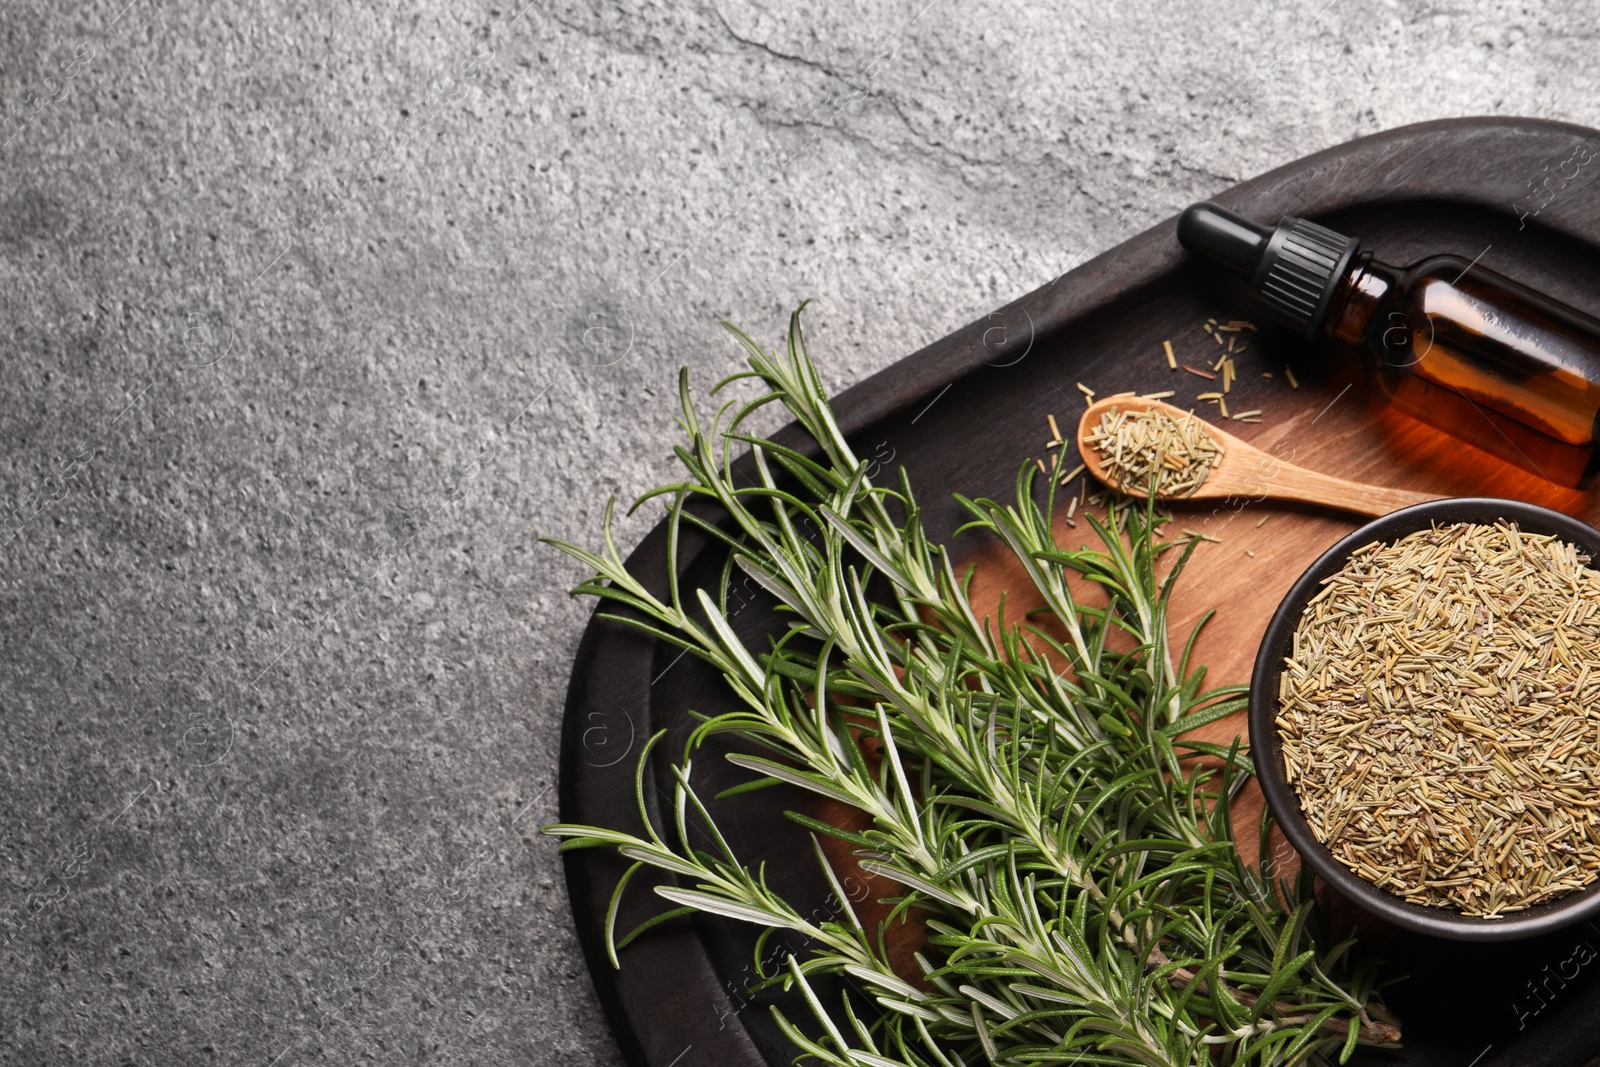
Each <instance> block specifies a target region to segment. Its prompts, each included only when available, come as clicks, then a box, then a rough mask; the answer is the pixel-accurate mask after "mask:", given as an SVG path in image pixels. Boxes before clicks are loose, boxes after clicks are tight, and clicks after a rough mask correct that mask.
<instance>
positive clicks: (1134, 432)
mask: <svg viewBox="0 0 1600 1067" xmlns="http://www.w3.org/2000/svg"><path fill="white" fill-rule="evenodd" d="M1089 443H1090V444H1091V445H1093V446H1094V448H1095V450H1096V451H1098V452H1099V453H1100V455H1101V456H1102V457H1103V458H1104V462H1105V470H1106V474H1107V475H1108V476H1109V478H1110V480H1111V483H1112V484H1113V485H1116V486H1118V487H1119V488H1121V490H1122V491H1123V492H1124V493H1127V494H1128V495H1130V496H1144V495H1146V494H1148V493H1149V492H1151V490H1152V488H1154V489H1155V490H1156V491H1157V492H1158V493H1159V494H1160V495H1161V496H1188V495H1189V494H1190V493H1192V492H1194V491H1195V490H1196V489H1198V488H1200V486H1201V485H1203V484H1204V483H1205V480H1206V476H1207V475H1208V474H1210V473H1211V468H1212V467H1214V466H1216V464H1217V462H1218V461H1219V460H1220V459H1222V455H1223V447H1222V442H1220V441H1218V440H1217V439H1216V438H1214V437H1212V436H1211V435H1210V434H1209V433H1207V432H1206V428H1205V425H1204V424H1203V423H1201V421H1200V420H1199V419H1197V418H1195V417H1194V416H1193V415H1184V416H1179V417H1174V416H1172V415H1169V414H1167V413H1166V412H1165V411H1163V410H1161V409H1160V408H1147V409H1143V410H1133V411H1124V410H1122V409H1120V408H1113V409H1112V410H1110V411H1108V412H1106V413H1105V414H1104V415H1102V416H1101V417H1100V424H1099V425H1098V426H1096V427H1095V428H1094V430H1093V431H1092V432H1091V433H1090V434H1089Z"/></svg>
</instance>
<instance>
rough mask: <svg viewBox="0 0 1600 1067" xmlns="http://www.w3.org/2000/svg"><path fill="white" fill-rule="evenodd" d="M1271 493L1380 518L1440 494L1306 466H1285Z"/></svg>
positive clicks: (1437, 497) (1270, 490) (1283, 497)
mask: <svg viewBox="0 0 1600 1067" xmlns="http://www.w3.org/2000/svg"><path fill="white" fill-rule="evenodd" d="M1268 494H1269V495H1270V496H1275V497H1278V498H1280V499H1283V500H1299V501H1301V502H1303V503H1307V504H1322V505H1324V506H1326V507H1336V508H1343V509H1344V510H1346V511H1351V512H1354V513H1355V514H1357V515H1366V516H1369V517H1371V518H1377V517H1378V516H1380V515H1387V514H1389V512H1391V511H1396V510H1398V509H1400V508H1404V507H1410V506H1411V505H1412V504H1421V503H1422V502H1424V501H1427V500H1439V499H1441V497H1440V496H1439V494H1437V493H1418V492H1413V491H1412V490H1409V489H1389V488H1385V487H1384V486H1379V485H1364V484H1362V483H1360V482H1348V481H1345V480H1344V479H1343V478H1335V477H1334V476H1333V475H1331V474H1320V473H1318V472H1317V471H1310V470H1306V469H1305V468H1303V467H1287V466H1286V467H1285V468H1284V469H1283V470H1282V471H1281V472H1280V474H1279V480H1277V481H1276V482H1275V483H1274V484H1273V485H1272V486H1271V487H1270V488H1269V490H1268Z"/></svg>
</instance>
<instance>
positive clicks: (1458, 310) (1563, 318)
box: [1178, 203, 1600, 487]
mask: <svg viewBox="0 0 1600 1067" xmlns="http://www.w3.org/2000/svg"><path fill="white" fill-rule="evenodd" d="M1178 240H1179V242H1181V243H1182V245H1183V246H1184V247H1185V248H1187V249H1188V250H1189V251H1191V252H1195V253H1198V254H1200V255H1203V256H1206V257H1207V258H1209V259H1211V260H1214V261H1216V262H1218V263H1221V264H1222V265H1224V266H1226V267H1229V268H1231V269H1233V270H1235V271H1237V272H1239V273H1240V274H1243V275H1245V276H1246V277H1248V278H1249V279H1250V281H1249V284H1248V286H1247V288H1246V294H1247V295H1248V296H1249V297H1250V298H1252V299H1253V300H1254V301H1255V302H1257V303H1258V304H1259V305H1260V306H1261V307H1262V308H1263V309H1264V310H1266V311H1267V312H1268V313H1269V314H1271V315H1272V316H1273V317H1274V318H1275V319H1277V320H1278V321H1280V322H1282V323H1284V324H1285V325H1287V326H1289V327H1290V328H1292V329H1294V330H1296V331H1298V332H1300V333H1302V334H1304V335H1305V336H1306V337H1311V338H1315V337H1323V336H1325V337H1331V338H1333V339H1334V340H1335V341H1338V342H1340V343H1342V344H1345V345H1348V346H1351V347H1353V348H1355V349H1357V350H1358V351H1359V352H1361V353H1362V354H1363V355H1364V362H1365V363H1366V364H1367V367H1368V369H1369V372H1370V377H1371V379H1372V382H1373V384H1374V385H1375V387H1376V388H1377V390H1378V391H1379V393H1380V394H1381V395H1383V396H1384V397H1386V398H1387V399H1388V400H1389V401H1391V402H1392V403H1393V404H1394V405H1395V406H1397V407H1399V408H1400V409H1401V410H1403V411H1405V412H1406V413H1408V414H1410V415H1412V416H1414V417H1416V418H1418V419H1420V420H1422V421H1423V422H1426V423H1428V424H1429V425H1432V426H1435V427H1437V428H1439V429H1441V430H1443V431H1445V432H1446V433H1449V434H1452V435H1454V436H1456V437H1459V438H1461V439H1462V440H1464V441H1467V442H1469V443H1471V444H1473V445H1475V446H1476V447H1479V448H1482V449H1484V450H1485V451H1487V452H1491V453H1493V454H1495V455H1498V456H1500V457H1501V458H1503V459H1506V460H1509V461H1511V462H1512V463H1516V464H1518V465H1519V466H1522V467H1525V468H1527V469H1528V470H1531V471H1533V472H1535V473H1537V474H1540V475H1543V476H1544V477H1546V478H1549V479H1550V480H1552V481H1556V482H1559V483H1561V484H1563V485H1570V486H1579V487H1587V486H1589V485H1590V484H1591V483H1592V482H1593V481H1594V480H1595V475H1596V474H1597V473H1600V447H1597V446H1600V320H1597V319H1595V318H1593V317H1591V316H1589V315H1586V314H1584V313H1583V312H1581V311H1578V310H1577V309H1575V308H1572V307H1569V306H1567V305H1566V304H1562V303H1560V302H1558V301H1555V300H1552V299H1551V298H1549V297H1547V296H1544V295H1542V294H1540V293H1537V292H1534V291H1533V290H1532V289H1529V288H1528V287H1527V286H1525V285H1521V284H1519V283H1518V282H1515V281H1512V280H1511V279H1510V278H1507V277H1504V276H1503V275H1499V274H1496V273H1494V272H1493V271H1491V270H1488V269H1486V268H1484V267H1482V266H1480V265H1477V264H1476V263H1473V262H1471V261H1469V260H1466V259H1463V258H1461V257H1460V256H1452V255H1438V256H1430V257H1428V258H1427V259H1424V260H1422V261H1421V262H1419V263H1414V264H1412V265H1411V266H1409V267H1392V266H1389V265H1388V264H1386V263H1381V262H1379V261H1378V260H1376V259H1374V258H1373V257H1372V253H1371V252H1363V251H1362V250H1361V247H1360V241H1358V240H1357V239H1356V238H1354V237H1346V236H1344V235H1343V234H1339V233H1335V232H1334V231H1332V230H1330V229H1328V228H1326V227H1324V226H1319V225H1317V224H1316V223H1314V222H1310V221H1308V220H1306V219H1298V218H1285V219H1283V220H1282V221H1281V222H1279V223H1278V224H1277V226H1275V227H1269V226H1259V225H1257V224H1255V223H1253V222H1250V221H1248V220H1246V219H1243V218H1240V217H1239V216H1238V215H1235V214H1233V213H1232V212H1229V211H1225V210H1223V209H1222V208H1220V207H1217V206H1216V205H1215V204H1210V203H1201V204H1194V205H1192V206H1190V207H1189V208H1188V209H1187V210H1186V211H1184V213H1183V215H1182V216H1181V217H1180V218H1179V219H1178Z"/></svg>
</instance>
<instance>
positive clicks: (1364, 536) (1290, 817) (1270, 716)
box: [1250, 497, 1600, 941]
mask: <svg viewBox="0 0 1600 1067" xmlns="http://www.w3.org/2000/svg"><path fill="white" fill-rule="evenodd" d="M1497 519H1509V520H1511V521H1513V522H1515V523H1516V524H1517V526H1518V527H1519V528H1520V529H1522V530H1524V531H1526V532H1528V533H1535V534H1555V535H1556V536H1557V537H1559V538H1561V539H1562V540H1563V541H1567V542H1570V543H1572V544H1575V545H1577V546H1578V547H1579V548H1580V549H1581V550H1583V551H1584V552H1586V553H1587V554H1588V555H1589V557H1590V560H1591V561H1592V562H1594V561H1600V530H1596V529H1595V528H1594V527H1593V526H1590V525H1589V524H1588V523H1585V522H1580V521H1579V520H1577V519H1574V518H1572V517H1571V516H1569V515H1563V514H1561V513H1560V512H1557V511H1551V510H1550V509H1549V508H1542V507H1538V506H1537V505H1534V504H1525V503H1522V502H1520V501H1516V500H1499V499H1495V498H1492V497H1457V498H1453V499H1448V500H1433V501H1429V502H1428V503H1426V504H1416V505H1414V506H1412V507H1409V508H1402V509H1401V510H1399V511H1395V512H1391V513H1389V514H1388V515H1385V516H1384V517H1383V518H1381V519H1378V520H1376V521H1374V522H1370V523H1368V524H1367V525H1365V526H1363V527H1361V529H1359V530H1357V531H1355V532H1354V533H1352V534H1350V535H1349V536H1348V537H1345V538H1344V539H1343V540H1341V541H1339V543H1338V544H1336V545H1334V546H1333V547H1332V548H1330V549H1328V550H1327V551H1326V552H1324V553H1323V554H1322V556H1321V557H1320V558H1319V559H1318V560H1317V561H1316V562H1315V563H1313V564H1312V565H1311V566H1310V567H1309V568H1308V569H1307V570H1306V572H1305V573H1304V574H1302V575H1301V576H1300V580H1299V581H1297V582H1295V583H1294V587H1293V588H1291V589H1290V590H1289V593H1288V595H1287V596H1285V597H1284V598H1283V603H1281V604H1279V605H1278V610H1277V611H1276V612H1274V613H1273V616H1272V621H1271V622H1270V623H1269V624H1268V625H1267V633H1266V636H1265V637H1264V638H1262V641H1261V650H1260V651H1259V652H1258V653H1256V665H1255V670H1254V673H1253V674H1252V675H1251V679H1250V749H1251V758H1252V759H1253V760H1254V761H1255V766H1256V775H1257V777H1258V778H1259V779H1260V782H1261V791H1262V793H1264V794H1265V795H1266V798H1267V804H1268V806H1269V807H1271V809H1272V814H1273V816H1274V817H1275V818H1276V819H1277V820H1278V825H1279V826H1280V827H1282V829H1283V833H1284V836H1286V837H1287V838H1288V839H1289V843H1290V844H1291V845H1293V846H1294V848H1295V851H1296V852H1298V853H1299V854H1300V858H1301V860H1302V861H1303V862H1305V863H1308V864H1310V865H1311V868H1312V869H1313V870H1314V871H1316V873H1317V874H1318V875H1319V876H1320V877H1321V878H1322V879H1323V880H1324V881H1326V882H1328V883H1330V884H1331V885H1332V886H1333V887H1334V888H1335V889H1337V890H1338V891H1339V892H1340V893H1341V894H1342V895H1344V896H1345V897H1346V898H1348V899H1349V900H1351V901H1352V902H1354V903H1355V904H1356V905H1358V906H1359V907H1361V908H1363V909H1364V910H1366V911H1368V912H1370V913H1372V914H1374V915H1376V916H1378V917H1379V918H1382V919H1385V920H1387V921H1389V922H1391V923H1393V924H1394V925H1396V926H1401V927H1404V928H1406V929H1408V930H1415V931H1417V932H1419V933H1423V934H1431V935H1432V936H1434V937H1444V938H1450V939H1452V940H1456V941H1510V940H1515V939H1518V938H1524V937H1533V936H1535V935H1537V934H1544V933H1549V932H1550V931H1552V930H1555V929H1557V928H1559V927H1562V926H1566V925H1567V924H1568V923H1574V922H1578V921H1579V920H1581V919H1585V918H1588V917H1590V916H1592V915H1594V914H1595V913H1596V912H1600V881H1596V882H1594V883H1591V884H1590V885H1589V886H1587V887H1586V888H1584V889H1581V890H1578V891H1576V892H1573V893H1569V894H1567V895H1566V896H1564V897H1560V898H1558V899H1556V900H1552V901H1549V902H1548V903H1544V904H1537V905H1535V906H1533V907H1531V908H1528V909H1526V910H1524V911H1517V912H1510V913H1508V914H1507V915H1505V916H1504V917H1502V918H1498V919H1483V918H1478V917H1475V916H1469V915H1462V914H1461V913H1460V912H1458V911H1455V910H1453V909H1450V908H1441V907H1427V906H1424V905H1421V904H1411V903H1408V902H1407V901H1405V900H1403V899H1402V898H1400V897H1398V896H1395V895H1394V894H1393V893H1390V892H1389V891H1387V890H1385V889H1379V888H1378V887H1377V886H1374V885H1373V884H1372V883H1370V882H1368V881H1366V880H1365V879H1363V878H1361V877H1360V876H1359V875H1357V874H1356V873H1355V872H1354V871H1352V870H1350V868H1348V867H1346V866H1345V865H1344V864H1342V863H1340V862H1339V861H1338V860H1337V859H1335V858H1334V856H1333V853H1331V852H1329V851H1328V849H1326V848H1325V847H1323V845H1322V843H1321V842H1319V841H1318V840H1317V839H1316V836H1315V835H1314V834H1312V832H1311V828H1310V827H1309V826H1307V825H1306V821H1305V817H1304V815H1303V814H1302V812H1301V807H1300V797H1299V795H1298V794H1297V793H1296V792H1295V791H1294V787H1293V786H1291V785H1290V784H1289V783H1288V781H1287V780H1286V779H1285V777H1284V772H1283V749H1282V745H1281V744H1280V741H1279V737H1278V728H1277V724H1276V720H1277V715H1278V675H1279V673H1280V672H1281V671H1282V669H1283V662H1284V659H1285V658H1286V657H1287V656H1288V655H1289V652H1290V649H1291V647H1292V643H1293V640H1294V632H1295V629H1296V628H1297V627H1298V626H1299V623H1300V616H1301V614H1302V612H1303V611H1304V610H1305V606H1306V602H1307V601H1309V600H1310V599H1311V598H1312V597H1313V596H1315V595H1316V594H1317V591H1318V590H1319V589H1321V587H1322V580H1323V579H1324V578H1327V577H1328V576H1329V575H1331V574H1333V573H1335V572H1336V571H1338V570H1339V569H1340V568H1341V567H1343V566H1344V565H1345V562H1346V561H1347V560H1348V559H1349V558H1350V554H1351V553H1352V552H1354V551H1355V550H1356V549H1358V548H1361V547H1362V546H1364V545H1368V544H1371V543H1372V542H1373V541H1394V540H1397V539H1399V538H1401V537H1404V536H1405V535H1406V534H1409V533H1414V532H1415V531H1417V530H1425V529H1427V528H1428V527H1430V526H1432V525H1434V524H1436V523H1437V524H1439V525H1449V524H1451V523H1457V522H1474V523H1489V522H1494V521H1495V520H1497ZM1594 565H1596V566H1600V562H1594Z"/></svg>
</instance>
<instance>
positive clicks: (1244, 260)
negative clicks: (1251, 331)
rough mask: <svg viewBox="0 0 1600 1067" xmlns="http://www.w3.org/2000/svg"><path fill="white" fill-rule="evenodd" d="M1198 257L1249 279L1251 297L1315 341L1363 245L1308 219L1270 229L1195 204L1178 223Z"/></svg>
mask: <svg viewBox="0 0 1600 1067" xmlns="http://www.w3.org/2000/svg"><path fill="white" fill-rule="evenodd" d="M1178 240H1179V242H1180V243H1182V245H1183V246H1184V247H1185V248H1187V249H1189V250H1190V251H1192V252H1198V253H1199V254H1201V255H1203V256H1206V257H1207V258H1209V259H1212V260H1214V261H1216V262H1218V263H1221V264H1223V265H1224V266H1227V267H1230V268H1232V269H1233V270H1236V271H1239V272H1240V273H1242V274H1247V275H1249V278H1250V282H1249V284H1248V285H1247V286H1246V288H1245V293H1246V294H1247V295H1248V296H1249V297H1250V298H1251V299H1253V300H1255V301H1256V302H1258V303H1259V304H1260V305H1261V306H1262V307H1264V308H1265V309H1266V310H1267V311H1268V312H1269V313H1270V314H1271V315H1272V316H1273V317H1274V318H1276V319H1277V320H1278V321H1280V322H1282V323H1283V324H1284V325H1286V326H1288V327H1290V328H1291V329H1293V330H1294V331H1296V332H1297V333H1301V334H1304V335H1306V336H1307V337H1311V336H1314V335H1315V334H1316V333H1317V331H1318V330H1319V329H1320V328H1321V327H1322V319H1323V316H1324V315H1326V314H1327V311H1328V304H1329V302H1330V301H1331V300H1332V299H1333V294H1334V291H1335V290H1336V289H1338V287H1339V281H1340V279H1342V278H1343V277H1344V274H1345V271H1346V269H1348V267H1349V266H1350V260H1351V258H1352V257H1354V256H1355V254H1356V252H1357V250H1358V249H1359V248H1360V246H1361V242H1360V241H1359V240H1357V239H1356V238H1354V237H1346V236H1344V235H1343V234H1340V233H1335V232H1334V231H1332V230H1330V229H1328V228H1327V227H1326V226H1318V225H1317V224H1316V223H1314V222H1311V221H1309V220H1307V219H1297V218H1293V217H1286V218H1284V219H1283V220H1282V221H1281V222H1279V223H1278V225H1277V226H1276V228H1274V229H1272V230H1268V229H1267V228H1266V227H1265V226H1258V225H1256V224H1255V223H1253V222H1250V221H1248V220H1246V219H1242V218H1240V217H1239V216H1238V215H1235V214H1233V212H1231V211H1224V210H1223V209H1222V208H1220V207H1217V205H1215V204H1210V203H1201V204H1192V205H1190V207H1189V208H1188V209H1187V210H1185V211H1184V213H1183V215H1182V216H1181V217H1180V218H1179V219H1178Z"/></svg>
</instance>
